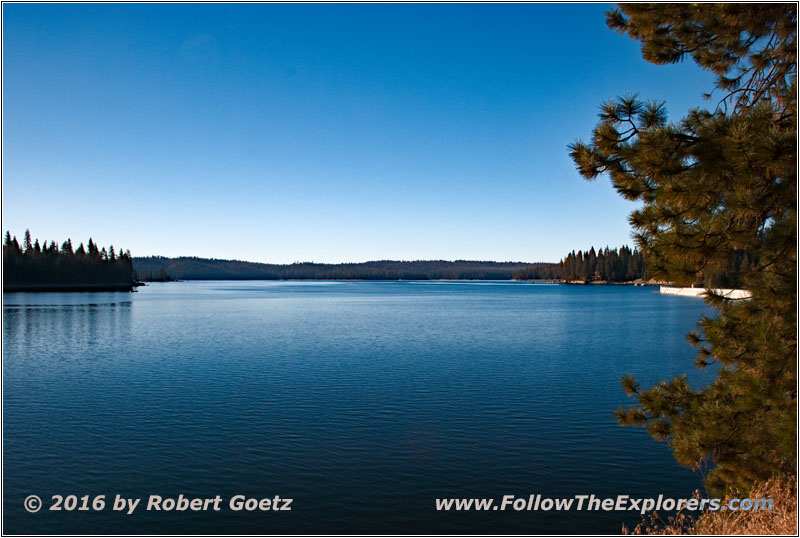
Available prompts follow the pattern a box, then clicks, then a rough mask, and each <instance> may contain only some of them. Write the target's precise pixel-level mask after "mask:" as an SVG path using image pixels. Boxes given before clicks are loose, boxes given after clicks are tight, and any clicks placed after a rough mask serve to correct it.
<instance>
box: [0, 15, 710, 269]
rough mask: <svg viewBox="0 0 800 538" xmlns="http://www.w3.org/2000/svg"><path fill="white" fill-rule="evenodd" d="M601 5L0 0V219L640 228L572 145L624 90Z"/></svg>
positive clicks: (672, 75) (677, 84)
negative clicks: (586, 170)
mask: <svg viewBox="0 0 800 538" xmlns="http://www.w3.org/2000/svg"><path fill="white" fill-rule="evenodd" d="M609 7H610V6H609V5H606V4H552V5H550V4H503V5H478V4H463V5H443V4H380V5H353V4H296V5H283V4H239V5H231V4H227V5H220V4H196V5H176V4H131V5H119V4H116V5H110V4H109V5H97V4H75V5H69V4H39V5H36V4H4V5H3V202H2V207H3V229H4V230H6V229H8V230H11V232H12V234H15V235H17V236H18V237H20V238H21V236H22V234H23V232H24V230H25V228H30V230H31V233H32V234H33V236H34V237H39V238H40V239H45V238H46V239H48V240H50V239H55V240H57V241H59V242H61V241H63V240H64V239H65V238H66V237H71V238H72V239H73V241H74V242H76V244H77V242H79V241H86V239H88V237H89V236H91V237H93V238H94V239H95V240H96V241H98V242H99V243H100V244H102V245H108V244H112V243H113V244H114V245H115V247H117V248H119V247H120V246H121V247H123V248H128V249H130V250H131V252H132V253H133V254H134V255H138V256H143V255H151V254H160V255H166V256H179V255H193V256H203V257H217V258H234V259H246V260H253V261H264V262H274V263H284V262H293V261H317V262H342V261H366V260H374V259H406V260H408V259H482V260H498V261H503V260H515V261H516V260H522V261H557V260H558V259H559V258H561V257H562V256H563V255H564V254H565V253H566V252H568V251H570V250H572V249H575V250H578V249H586V248H588V247H590V246H592V245H595V246H605V245H610V246H612V247H613V246H619V245H622V244H625V243H628V244H631V243H632V242H631V239H630V227H629V225H628V222H627V216H628V214H629V213H630V212H631V211H632V209H633V208H634V205H633V204H632V203H630V202H626V201H624V200H622V199H621V198H620V197H619V196H618V195H617V194H616V193H615V191H614V190H613V188H612V187H611V185H610V183H609V181H608V179H605V178H603V179H600V180H597V181H594V182H591V183H590V182H587V181H585V180H583V179H581V178H580V177H579V176H578V174H577V172H576V171H575V168H574V166H573V164H572V162H571V161H570V159H569V156H568V150H567V144H569V143H570V142H572V141H574V140H575V139H577V138H584V139H588V138H589V136H590V133H591V129H592V128H593V126H594V125H595V123H596V121H597V111H598V106H599V105H600V104H601V103H602V102H603V101H605V100H607V99H609V98H613V97H615V96H617V95H622V94H626V93H631V92H635V93H639V94H640V95H641V96H642V97H646V98H648V99H650V98H654V99H664V100H666V101H667V108H668V111H669V113H670V117H671V118H672V119H678V118H679V117H680V116H681V115H683V114H684V113H685V111H686V110H688V109H689V108H691V107H694V106H697V105H701V104H703V101H702V96H701V95H702V93H703V92H704V91H708V90H710V89H711V87H712V76H711V75H710V74H709V73H706V72H703V71H701V70H700V69H699V68H697V67H696V66H695V64H694V63H692V62H685V63H682V64H678V65H671V66H654V65H651V64H648V63H647V62H645V61H644V60H642V59H641V56H640V52H639V44H638V43H637V42H634V41H633V40H631V39H629V38H627V37H624V36H621V35H619V34H616V33H615V32H613V31H611V30H609V29H608V28H607V27H606V26H605V19H604V12H605V11H606V10H607V9H608V8H609Z"/></svg>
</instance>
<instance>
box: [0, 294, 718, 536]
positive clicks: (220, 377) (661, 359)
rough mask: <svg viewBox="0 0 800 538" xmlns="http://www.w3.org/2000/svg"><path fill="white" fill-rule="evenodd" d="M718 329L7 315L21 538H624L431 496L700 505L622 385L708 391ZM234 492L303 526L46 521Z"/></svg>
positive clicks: (463, 317)
mask: <svg viewBox="0 0 800 538" xmlns="http://www.w3.org/2000/svg"><path fill="white" fill-rule="evenodd" d="M708 312H709V310H708V308H707V307H706V306H705V305H704V304H703V303H702V302H701V301H697V300H694V299H690V298H683V297H666V296H658V295H655V294H653V293H651V290H650V289H646V288H634V287H628V286H607V287H591V286H586V287H581V286H542V285H530V284H525V283H508V282H504V283H459V282H181V283H164V284H154V285H152V286H147V287H145V288H143V289H140V291H139V292H137V293H132V294H131V293H87V294H68V293H61V294H59V293H43V294H6V295H5V296H4V304H3V352H4V355H3V357H4V364H3V366H4V368H3V374H4V375H3V389H4V391H3V397H4V402H3V403H4V407H3V419H4V444H3V456H4V478H3V479H4V484H3V485H4V491H5V499H4V507H3V508H4V525H5V528H4V529H3V530H4V532H6V533H48V532H49V533H53V532H56V533H104V532H111V533H152V532H158V533H176V534H180V533H195V532H208V533H222V532H225V533H256V534H263V533H267V534H269V533H383V532H395V533H503V532H506V533H533V534H537V533H564V532H578V533H597V532H602V533H618V532H619V530H620V525H621V523H622V522H623V521H624V522H627V523H629V524H630V523H635V522H636V521H637V519H638V518H637V517H636V516H628V515H627V514H617V513H614V512H611V513H606V512H602V513H595V512H581V513H578V512H572V513H563V514H558V513H544V512H521V513H517V512H502V513H498V512H492V513H442V512H436V511H435V510H434V508H433V506H434V499H435V498H436V497H473V496H479V497H486V496H490V497H501V496H502V495H506V494H514V495H517V496H523V495H524V496H527V495H529V494H531V493H542V494H543V495H549V496H552V497H571V496H573V495H577V494H590V493H594V494H596V495H604V496H615V495H617V494H629V495H632V496H643V497H649V496H657V495H658V494H664V495H665V496H666V495H671V496H675V497H682V496H686V495H688V494H689V493H690V492H691V490H692V489H694V488H696V487H698V486H699V479H698V477H697V476H695V475H693V474H692V473H690V472H688V471H686V470H683V469H681V468H680V467H678V466H677V465H676V464H675V462H674V460H673V458H672V456H671V455H670V453H669V451H668V450H667V448H666V447H665V446H664V445H660V444H657V443H655V442H653V441H652V440H651V439H650V438H649V437H647V435H646V434H644V433H643V432H642V431H639V430H630V429H622V428H620V427H618V426H617V425H616V424H615V423H614V419H613V416H612V415H611V411H612V410H613V409H614V408H615V407H616V406H617V405H620V404H624V403H626V400H625V396H624V394H623V393H622V391H621V389H620V385H619V378H620V376H621V375H622V374H624V373H627V372H635V373H636V374H637V376H638V377H639V378H640V380H641V381H642V383H643V384H644V385H645V386H647V385H648V384H652V383H655V382H657V381H658V380H659V379H661V378H663V377H665V376H671V375H676V374H681V373H684V372H690V381H691V382H692V383H695V384H702V383H706V382H708V380H709V379H710V376H711V375H713V373H712V372H695V371H693V368H692V366H691V363H692V358H693V350H692V349H691V348H690V347H689V346H688V344H687V343H686V342H685V339H684V336H683V335H684V334H685V333H687V332H688V331H689V330H690V329H691V328H692V327H693V325H694V323H695V322H696V320H697V319H698V318H699V317H700V315H701V314H703V313H708ZM56 493H59V494H69V493H74V494H89V495H98V494H106V495H114V494H116V493H120V494H123V495H126V496H128V497H137V496H138V497H146V496H147V495H149V494H151V493H158V494H162V495H165V496H177V495H178V494H179V493H184V494H187V495H193V496H201V497H205V496H211V497H213V496H215V495H217V494H219V495H222V496H223V498H226V497H227V498H229V497H230V496H231V495H235V494H247V495H253V496H269V497H273V496H275V495H280V496H284V497H292V498H294V499H295V502H294V505H293V506H294V510H293V511H292V512H288V513H280V512H278V513H270V514H267V515H265V514H262V513H257V512H256V513H231V512H229V511H222V512H218V513H195V514H185V513H183V514H178V513H163V512H161V513H158V512H155V513H154V512H149V513H148V512H145V511H138V512H137V513H135V514H134V515H131V516H125V517H123V516H121V515H120V514H115V513H113V512H111V511H104V512H100V513H94V512H80V513H79V512H73V513H65V512H61V513H51V512H45V511H42V512H40V513H38V514H28V513H27V512H25V510H24V509H23V505H22V501H23V500H24V498H25V497H26V496H28V495H30V494H37V495H40V496H42V497H43V498H46V497H47V496H48V495H53V494H56Z"/></svg>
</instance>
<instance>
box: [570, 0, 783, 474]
mask: <svg viewBox="0 0 800 538" xmlns="http://www.w3.org/2000/svg"><path fill="white" fill-rule="evenodd" d="M608 24H609V26H610V27H611V28H613V29H615V30H617V31H619V32H621V33H625V34H628V35H629V36H631V37H633V38H635V39H638V40H640V41H641V42H642V53H643V56H644V57H645V59H647V60H648V61H651V62H653V63H659V64H660V63H670V62H677V61H681V60H682V59H684V58H685V57H686V56H687V55H689V56H690V57H691V58H693V59H694V60H695V61H696V62H697V63H698V64H699V65H700V66H701V67H703V68H706V69H709V70H711V71H713V72H714V73H715V74H716V75H717V82H716V89H717V90H718V91H719V92H721V93H720V94H719V95H718V99H719V100H718V103H717V104H716V106H714V107H713V110H704V109H699V108H698V109H695V110H693V111H691V112H690V113H689V114H688V115H687V116H686V117H685V118H683V119H682V120H681V121H680V122H678V123H669V122H668V121H667V116H666V112H665V109H664V104H663V103H657V102H653V103H646V102H643V101H640V100H639V99H638V98H637V97H635V96H633V97H631V96H629V97H622V98H619V99H617V100H615V101H612V102H609V103H607V104H605V105H604V106H603V107H602V108H601V113H600V122H599V124H598V125H597V127H596V128H595V130H594V132H593V136H592V140H591V142H589V143H583V142H577V143H575V144H573V145H572V146H570V149H571V156H572V158H573V159H574V161H575V163H576V165H577V167H578V170H579V171H580V172H581V174H583V175H584V176H585V177H586V178H587V179H592V178H595V177H597V176H598V175H600V174H603V173H608V174H609V175H610V176H611V180H612V183H613V185H614V187H615V188H616V189H617V191H618V192H619V193H620V194H621V195H623V196H625V197H626V198H628V199H630V200H635V201H638V202H640V203H641V204H642V206H641V208H640V209H638V210H637V211H634V212H633V214H632V215H631V219H630V221H631V224H632V225H633V227H634V229H635V232H636V239H637V244H638V246H639V247H640V248H641V249H642V252H643V254H644V255H645V257H646V258H647V269H648V272H649V273H650V274H651V275H652V276H653V277H655V278H661V279H665V280H670V281H673V282H675V283H677V284H690V283H693V284H700V285H704V286H706V287H715V286H717V285H731V286H733V285H736V286H741V287H743V288H745V289H747V290H749V291H751V293H752V299H751V300H747V301H729V300H726V299H724V298H722V297H718V296H715V295H713V294H712V293H709V294H708V298H707V301H708V302H709V303H710V304H712V305H713V306H715V307H716V308H718V310H719V315H718V316H717V317H716V318H714V319H711V318H704V319H702V320H701V321H700V323H699V324H698V328H697V330H696V331H694V332H693V333H692V334H691V335H689V341H690V342H691V343H692V344H693V345H695V346H697V347H698V356H697V359H696V361H695V364H696V365H697V366H699V367H705V366H707V365H709V364H718V366H719V370H718V377H717V379H716V380H715V381H714V382H713V383H712V384H711V385H710V386H708V387H706V388H705V389H702V390H697V389H693V388H691V387H690V386H689V384H688V382H687V381H686V378H685V377H680V378H675V379H672V380H670V381H664V382H662V383H660V384H659V385H656V386H655V387H652V388H649V389H640V388H639V386H638V384H637V383H636V382H635V381H634V380H633V378H632V377H626V378H624V379H623V387H624V388H625V390H626V392H627V393H628V394H629V395H631V396H632V397H633V398H634V399H635V400H636V401H637V404H638V405H636V406H634V407H632V408H630V409H620V410H617V412H616V416H617V419H618V420H619V421H620V423H622V424H623V425H635V426H644V427H646V428H647V430H648V432H649V433H650V434H651V435H652V436H653V437H654V438H656V439H660V440H667V441H668V442H669V444H670V446H671V447H672V449H673V451H674V454H675V456H676V458H677V459H678V461H679V462H681V463H682V464H684V465H687V466H690V467H693V468H697V469H704V468H707V467H713V469H712V470H711V472H710V474H709V475H708V477H707V486H708V487H709V488H711V489H724V488H729V487H737V488H740V489H742V490H746V489H748V488H749V487H750V486H751V485H752V484H753V483H754V482H757V481H765V480H767V479H769V478H770V477H771V476H772V475H774V474H780V473H785V474H795V473H796V456H797V453H796V439H797V437H796V436H797V416H796V406H797V401H796V398H797V394H796V387H797V336H796V335H797V318H796V309H797V284H796V278H797V269H796V264H797V246H796V245H797V227H796V221H797V213H796V206H797V169H796V162H797V147H796V141H797V130H796V125H797V101H796V69H797V67H796V63H797V55H796V47H797V45H796V25H797V16H796V5H795V4H632V5H627V4H624V5H621V7H620V9H617V10H614V11H612V12H611V13H609V15H608ZM711 93H713V92H711ZM706 96H707V97H709V96H710V94H706Z"/></svg>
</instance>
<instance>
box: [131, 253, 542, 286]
mask: <svg viewBox="0 0 800 538" xmlns="http://www.w3.org/2000/svg"><path fill="white" fill-rule="evenodd" d="M553 265H554V264H551V263H537V264H533V266H534V267H550V266H553ZM133 266H134V270H135V272H136V275H137V277H138V278H139V279H141V280H145V281H158V280H170V279H178V280H223V279H225V280H291V279H297V280H511V279H512V277H513V275H514V274H515V273H516V272H518V271H521V270H524V269H526V268H527V267H529V266H530V264H527V263H522V262H490V261H468V260H456V261H443V260H428V261H421V260H418V261H393V260H378V261H370V262H363V263H340V264H326V263H311V262H303V263H292V264H267V263H257V262H246V261H238V260H219V259H213V258H211V259H209V258H197V257H180V258H167V257H163V256H150V257H144V258H134V260H133Z"/></svg>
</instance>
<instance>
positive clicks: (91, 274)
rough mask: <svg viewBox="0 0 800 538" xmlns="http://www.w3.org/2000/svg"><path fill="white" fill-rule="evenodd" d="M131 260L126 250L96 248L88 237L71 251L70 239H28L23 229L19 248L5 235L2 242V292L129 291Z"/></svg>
mask: <svg viewBox="0 0 800 538" xmlns="http://www.w3.org/2000/svg"><path fill="white" fill-rule="evenodd" d="M134 282H135V280H134V272H133V258H132V257H131V253H130V251H127V250H124V251H123V250H122V249H120V250H119V251H116V250H115V249H114V246H113V245H111V246H109V248H108V249H106V248H105V247H100V246H99V245H97V244H96V243H95V242H94V241H93V240H92V239H91V238H90V239H89V241H88V243H87V246H86V247H84V245H83V243H80V244H79V245H78V248H74V247H73V244H72V240H71V239H67V240H66V241H64V242H63V243H62V244H61V246H60V247H59V245H58V244H57V243H56V242H55V241H50V243H47V241H45V242H43V243H39V239H36V240H31V234H30V231H29V230H25V235H24V237H23V240H22V245H20V244H19V242H18V241H17V238H16V236H14V237H12V236H11V233H10V232H8V231H7V232H6V235H5V239H4V241H3V290H4V291H26V290H30V291H34V290H47V289H52V290H82V289H87V290H88V289H91V290H100V289H132V288H133V284H134Z"/></svg>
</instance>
